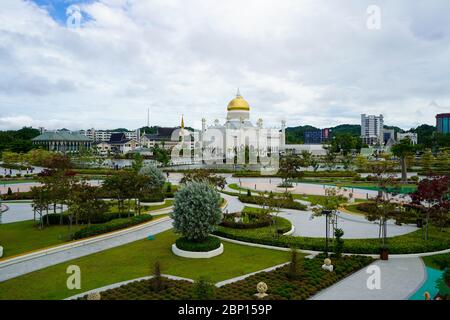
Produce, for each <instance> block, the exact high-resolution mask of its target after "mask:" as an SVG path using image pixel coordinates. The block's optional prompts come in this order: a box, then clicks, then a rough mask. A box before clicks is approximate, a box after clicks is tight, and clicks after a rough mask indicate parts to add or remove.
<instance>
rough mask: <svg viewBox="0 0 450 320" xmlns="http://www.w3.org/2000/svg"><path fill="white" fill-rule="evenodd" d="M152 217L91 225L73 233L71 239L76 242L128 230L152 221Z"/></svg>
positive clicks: (145, 215)
mask: <svg viewBox="0 0 450 320" xmlns="http://www.w3.org/2000/svg"><path fill="white" fill-rule="evenodd" d="M152 219H153V217H152V216H151V215H147V214H144V215H140V216H134V217H131V218H123V219H114V220H111V221H109V222H106V223H103V224H98V225H92V226H90V227H86V228H83V229H81V230H79V231H77V232H75V233H74V235H73V237H72V239H73V240H78V239H83V238H87V237H92V236H96V235H99V234H103V233H107V232H111V231H115V230H119V229H124V228H128V227H131V226H134V225H138V224H141V223H143V222H147V221H150V220H152Z"/></svg>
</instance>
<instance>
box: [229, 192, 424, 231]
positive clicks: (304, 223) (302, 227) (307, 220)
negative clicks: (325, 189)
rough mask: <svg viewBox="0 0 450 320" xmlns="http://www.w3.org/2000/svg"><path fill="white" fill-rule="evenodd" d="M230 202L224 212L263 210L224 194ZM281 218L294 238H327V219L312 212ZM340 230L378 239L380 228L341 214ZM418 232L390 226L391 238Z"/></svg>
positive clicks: (282, 214) (286, 213)
mask: <svg viewBox="0 0 450 320" xmlns="http://www.w3.org/2000/svg"><path fill="white" fill-rule="evenodd" d="M222 197H224V198H225V199H226V200H227V202H228V207H227V208H226V209H225V211H224V212H227V211H228V212H229V213H233V212H239V211H242V209H243V208H244V207H245V206H248V207H254V208H261V206H258V205H254V204H244V203H242V202H241V201H240V200H239V199H238V198H237V197H233V196H229V195H226V194H222ZM278 216H279V217H282V218H285V219H287V220H289V221H290V222H291V223H292V225H293V226H294V228H295V231H294V233H293V234H292V235H293V236H301V237H310V238H323V237H325V217H316V218H314V219H311V216H312V211H299V210H291V209H281V212H280V213H279V214H278ZM338 228H342V229H343V230H344V237H343V238H344V239H377V238H378V232H379V227H378V224H377V223H376V222H370V221H367V220H366V219H365V218H364V217H360V216H355V215H351V214H348V213H344V212H340V213H339V219H338ZM416 230H418V229H417V227H415V226H411V225H402V226H398V225H395V223H394V222H393V221H390V222H389V224H388V235H389V237H396V236H400V235H404V234H408V233H411V232H414V231H416Z"/></svg>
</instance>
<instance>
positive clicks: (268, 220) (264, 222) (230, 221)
mask: <svg viewBox="0 0 450 320" xmlns="http://www.w3.org/2000/svg"><path fill="white" fill-rule="evenodd" d="M235 217H236V214H228V215H226V216H224V219H223V221H222V223H221V224H220V225H221V226H223V227H227V228H235V229H256V228H262V227H267V226H269V225H271V224H272V222H273V219H272V217H271V216H270V215H269V214H262V213H254V212H245V213H242V215H241V217H242V219H243V221H242V222H235V220H234V218H235ZM245 220H248V221H245Z"/></svg>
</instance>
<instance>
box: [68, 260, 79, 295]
mask: <svg viewBox="0 0 450 320" xmlns="http://www.w3.org/2000/svg"><path fill="white" fill-rule="evenodd" d="M66 273H67V274H68V275H69V276H68V277H67V281H66V286H67V289H69V290H79V289H81V269H80V267H79V266H77V265H70V266H68V267H67V269H66Z"/></svg>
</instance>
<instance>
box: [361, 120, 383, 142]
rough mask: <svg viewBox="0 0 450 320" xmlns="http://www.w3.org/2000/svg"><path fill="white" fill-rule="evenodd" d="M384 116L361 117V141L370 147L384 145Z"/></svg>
mask: <svg viewBox="0 0 450 320" xmlns="http://www.w3.org/2000/svg"><path fill="white" fill-rule="evenodd" d="M383 128H384V119H383V115H379V116H375V115H366V114H362V115H361V139H362V140H363V142H364V143H366V144H368V145H369V146H370V145H376V144H383V141H384V137H383V133H384V131H383Z"/></svg>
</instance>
